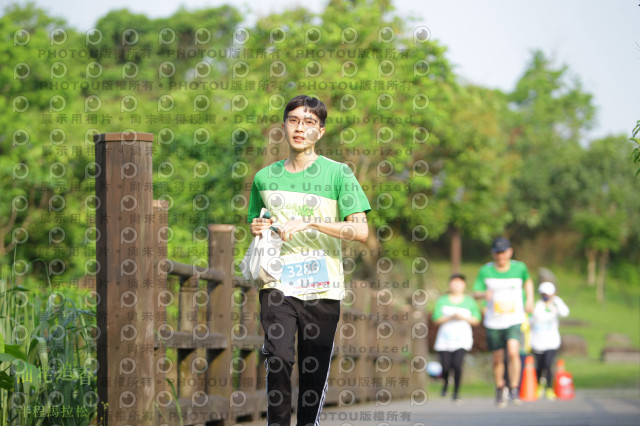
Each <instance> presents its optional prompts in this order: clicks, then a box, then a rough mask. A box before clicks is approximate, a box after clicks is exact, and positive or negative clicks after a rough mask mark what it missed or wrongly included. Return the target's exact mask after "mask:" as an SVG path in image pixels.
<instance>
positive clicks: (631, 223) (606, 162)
mask: <svg viewBox="0 0 640 426" xmlns="http://www.w3.org/2000/svg"><path fill="white" fill-rule="evenodd" d="M632 148H633V147H632V145H631V143H629V141H627V140H625V139H624V138H623V137H607V138H604V139H600V140H596V141H593V142H592V143H591V144H590V145H589V147H588V149H587V150H586V151H585V152H584V153H583V155H582V157H581V158H580V163H581V166H582V168H583V170H585V173H582V174H581V175H580V178H581V181H582V184H581V190H580V191H579V196H578V197H576V205H575V206H574V214H573V217H572V224H573V226H574V228H575V229H577V230H578V231H579V232H580V234H581V238H582V240H581V245H582V247H583V248H584V251H585V255H586V257H587V261H588V265H587V283H588V284H589V285H596V297H597V300H598V302H602V301H603V300H604V286H605V279H606V270H607V265H608V262H609V258H610V255H611V254H612V253H616V252H618V251H620V250H621V249H622V248H623V247H624V246H625V244H626V243H627V241H628V240H629V239H630V241H631V244H633V245H635V243H633V241H636V238H637V237H636V236H637V235H640V234H639V233H638V231H639V230H638V225H637V223H638V221H640V214H639V213H638V212H639V211H640V196H638V194H637V191H636V190H635V186H636V185H635V182H634V180H633V166H631V164H630V163H629V162H628V161H627V160H626V159H627V158H628V157H629V154H630V153H631V151H632Z"/></svg>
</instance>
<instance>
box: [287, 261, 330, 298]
mask: <svg viewBox="0 0 640 426" xmlns="http://www.w3.org/2000/svg"><path fill="white" fill-rule="evenodd" d="M281 259H282V262H283V267H282V275H281V276H280V283H281V284H282V291H283V292H284V294H285V296H299V295H301V294H309V293H318V292H321V291H325V290H328V289H329V288H330V282H329V269H328V268H327V256H326V253H325V252H324V251H315V252H313V253H308V254H301V253H294V254H288V255H285V256H282V257H281Z"/></svg>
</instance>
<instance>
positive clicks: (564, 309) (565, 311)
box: [553, 296, 569, 317]
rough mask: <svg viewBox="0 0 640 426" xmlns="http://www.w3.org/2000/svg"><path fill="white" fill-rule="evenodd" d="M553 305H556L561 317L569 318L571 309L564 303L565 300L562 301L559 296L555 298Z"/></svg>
mask: <svg viewBox="0 0 640 426" xmlns="http://www.w3.org/2000/svg"><path fill="white" fill-rule="evenodd" d="M553 303H554V305H556V309H557V310H558V316H559V317H566V316H569V307H568V306H567V305H566V304H565V303H564V300H562V299H560V298H559V297H558V296H554V297H553Z"/></svg>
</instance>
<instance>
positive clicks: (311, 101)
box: [282, 95, 327, 127]
mask: <svg viewBox="0 0 640 426" xmlns="http://www.w3.org/2000/svg"><path fill="white" fill-rule="evenodd" d="M301 106H303V107H304V109H305V111H308V112H310V113H313V114H315V115H316V117H318V120H320V127H324V123H325V122H326V120H327V106H326V105H325V104H324V103H322V101H321V100H320V99H318V98H312V97H311V96H307V95H298V96H296V97H295V98H293V99H291V100H290V101H289V103H288V104H287V106H286V107H284V115H283V117H282V120H283V121H284V120H286V119H287V116H288V115H289V112H291V111H293V110H294V109H296V108H298V107H301Z"/></svg>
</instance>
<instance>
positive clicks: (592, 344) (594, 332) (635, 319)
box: [427, 261, 640, 398]
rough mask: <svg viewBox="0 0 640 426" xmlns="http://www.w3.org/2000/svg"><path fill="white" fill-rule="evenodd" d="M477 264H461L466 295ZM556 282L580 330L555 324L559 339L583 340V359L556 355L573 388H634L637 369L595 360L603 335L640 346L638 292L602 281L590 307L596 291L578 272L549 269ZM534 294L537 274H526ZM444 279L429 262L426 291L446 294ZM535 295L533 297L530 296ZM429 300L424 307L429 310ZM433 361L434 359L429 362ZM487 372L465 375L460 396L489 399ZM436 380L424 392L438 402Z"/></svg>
mask: <svg viewBox="0 0 640 426" xmlns="http://www.w3.org/2000/svg"><path fill="white" fill-rule="evenodd" d="M480 266H481V264H479V263H465V264H463V265H462V266H461V272H462V273H464V274H465V275H466V276H467V282H468V284H467V292H471V287H472V285H473V281H474V280H475V278H476V275H477V273H478V269H479V268H480ZM549 269H551V270H552V271H553V273H554V274H555V275H556V277H557V278H558V282H557V283H556V284H557V288H558V295H559V296H560V297H562V299H563V300H564V301H565V302H566V303H567V305H568V306H569V309H570V310H571V314H570V316H569V318H568V319H570V320H574V321H578V322H579V323H580V325H571V326H568V325H566V326H565V325H561V327H560V333H561V334H575V335H579V336H581V337H583V338H584V339H585V342H586V344H587V357H575V356H564V357H563V356H562V355H560V356H559V357H562V358H564V359H565V362H566V368H567V371H569V372H570V373H571V374H572V375H573V380H574V383H575V386H576V389H591V388H636V389H639V388H640V365H638V364H633V363H630V364H622V363H621V364H611V363H604V362H602V360H601V354H602V350H603V349H604V347H605V346H606V336H607V334H609V333H614V332H615V333H622V334H624V335H626V336H628V337H629V339H630V340H631V344H632V346H633V347H635V348H639V347H640V288H638V287H633V286H630V285H625V283H622V282H619V281H617V280H615V279H612V278H610V277H609V278H608V279H607V284H606V287H605V295H606V296H605V298H606V300H605V302H604V303H603V304H598V303H597V302H596V290H595V288H594V287H589V286H587V285H586V278H585V274H584V272H583V271H577V270H571V269H568V268H562V267H550V268H549ZM530 272H531V274H532V276H533V278H534V283H535V284H536V290H537V284H538V281H537V271H535V270H532V271H530ZM449 274H450V265H449V263H448V262H437V261H430V265H429V272H428V285H429V287H431V288H433V289H436V290H438V291H441V292H444V291H446V286H447V278H448V276H449ZM536 296H537V292H536ZM434 304H435V297H433V298H432V299H431V300H430V302H429V304H428V305H427V308H428V309H429V311H431V310H432V309H433V306H434ZM435 359H437V357H436V358H435ZM491 377H492V376H491V372H490V371H488V372H486V373H479V372H476V373H475V374H469V375H468V378H467V380H466V382H464V383H463V385H462V386H463V393H464V395H467V396H491V395H493V392H494V391H493V384H492V379H491ZM440 388H441V381H440V380H433V379H432V380H430V382H429V385H428V387H427V391H428V392H429V395H430V396H432V397H437V398H439V393H440Z"/></svg>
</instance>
